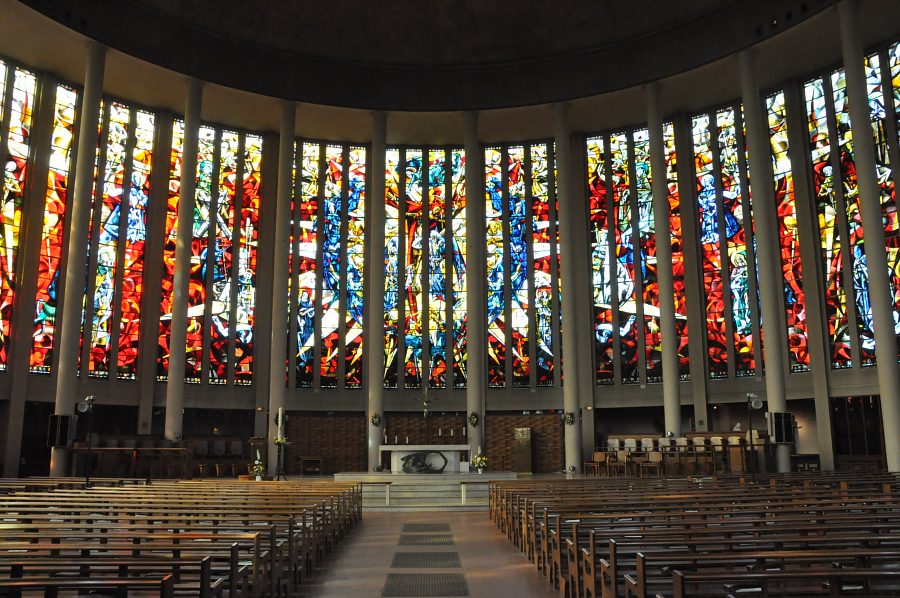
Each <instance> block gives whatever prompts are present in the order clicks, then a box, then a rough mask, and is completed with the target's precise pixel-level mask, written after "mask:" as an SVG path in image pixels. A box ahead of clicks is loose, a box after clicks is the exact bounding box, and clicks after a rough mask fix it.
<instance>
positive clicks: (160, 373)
mask: <svg viewBox="0 0 900 598" xmlns="http://www.w3.org/2000/svg"><path fill="white" fill-rule="evenodd" d="M183 146H184V122H183V121H180V120H176V121H175V122H174V124H173V128H172V149H171V151H170V153H169V176H168V186H167V188H166V223H165V231H164V232H165V237H164V239H165V240H164V246H163V268H162V276H161V285H160V289H161V292H160V317H159V334H158V337H157V338H158V341H157V356H156V379H157V380H165V379H166V377H167V375H168V371H169V357H170V355H171V353H170V350H169V349H170V346H171V345H170V342H171V335H172V303H173V300H174V297H173V292H174V281H175V244H176V233H177V228H176V225H177V223H178V222H177V221H178V201H179V199H180V197H181V160H182V156H183V154H184V151H183Z"/></svg>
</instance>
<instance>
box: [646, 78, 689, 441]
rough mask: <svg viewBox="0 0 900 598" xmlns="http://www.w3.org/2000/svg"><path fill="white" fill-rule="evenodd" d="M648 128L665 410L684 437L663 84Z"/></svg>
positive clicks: (655, 92) (650, 88) (655, 87)
mask: <svg viewBox="0 0 900 598" xmlns="http://www.w3.org/2000/svg"><path fill="white" fill-rule="evenodd" d="M647 127H648V129H649V131H650V171H651V173H652V174H653V181H652V185H653V188H652V191H653V225H654V227H655V228H656V263H657V268H656V276H657V280H658V282H659V311H660V316H659V328H660V334H661V336H662V377H663V409H664V411H665V420H666V432H667V433H668V432H671V433H672V434H674V435H675V436H681V399H680V398H679V396H678V338H677V336H678V333H677V332H676V329H675V279H674V275H673V273H672V270H671V269H669V267H668V264H670V263H672V236H671V234H670V233H671V222H670V220H669V218H670V213H669V185H668V181H667V180H666V154H665V141H664V140H663V118H662V110H661V108H660V96H659V83H656V82H654V83H650V84H649V85H647Z"/></svg>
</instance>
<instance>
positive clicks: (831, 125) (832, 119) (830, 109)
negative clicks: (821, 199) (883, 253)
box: [822, 74, 862, 368]
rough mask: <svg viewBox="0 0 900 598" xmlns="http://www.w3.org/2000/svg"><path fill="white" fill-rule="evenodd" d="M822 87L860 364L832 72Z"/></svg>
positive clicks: (855, 357) (855, 356)
mask: <svg viewBox="0 0 900 598" xmlns="http://www.w3.org/2000/svg"><path fill="white" fill-rule="evenodd" d="M822 88H823V91H824V94H825V113H826V114H827V115H828V137H829V138H830V139H831V152H830V156H829V161H830V162H831V172H832V180H833V183H832V188H833V192H834V211H835V218H836V219H837V226H838V230H839V231H840V235H841V239H843V240H844V242H843V244H842V246H841V270H842V272H843V276H844V281H843V282H844V297H845V299H844V301H845V309H846V310H847V329H848V330H849V331H850V345H851V346H850V353H851V359H852V361H853V367H854V368H859V367H860V365H861V360H862V358H861V353H860V351H861V350H860V339H859V327H858V325H857V322H858V320H857V318H858V315H857V312H856V289H854V288H853V265H852V264H851V262H850V260H851V256H850V250H851V247H852V246H851V244H850V227H849V225H848V224H847V202H846V198H845V197H844V176H843V173H842V172H841V140H840V135H839V134H838V130H837V116H836V115H835V111H834V87H833V86H832V84H831V74H826V75H824V76H823V77H822Z"/></svg>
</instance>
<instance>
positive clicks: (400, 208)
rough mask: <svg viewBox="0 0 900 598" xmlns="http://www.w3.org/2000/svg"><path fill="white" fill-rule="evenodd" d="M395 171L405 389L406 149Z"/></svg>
mask: <svg viewBox="0 0 900 598" xmlns="http://www.w3.org/2000/svg"><path fill="white" fill-rule="evenodd" d="M399 156H400V157H399V159H398V160H397V169H398V172H399V174H400V180H399V183H398V186H397V192H398V193H399V197H398V198H397V239H398V241H397V388H399V389H405V388H406V245H407V240H406V161H407V151H406V148H400V151H399Z"/></svg>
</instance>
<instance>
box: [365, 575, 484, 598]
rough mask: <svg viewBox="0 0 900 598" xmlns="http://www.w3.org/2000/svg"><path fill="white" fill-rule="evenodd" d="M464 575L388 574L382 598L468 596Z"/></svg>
mask: <svg viewBox="0 0 900 598" xmlns="http://www.w3.org/2000/svg"><path fill="white" fill-rule="evenodd" d="M468 595H469V584H468V583H466V576H465V575H463V574H462V573H388V576H387V581H386V582H385V583H384V589H383V590H382V591H381V596H382V598H438V597H443V596H468Z"/></svg>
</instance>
